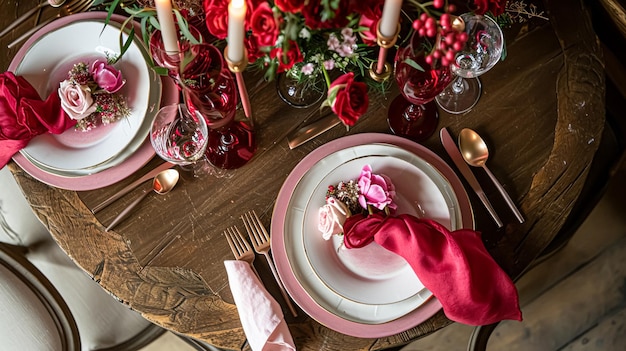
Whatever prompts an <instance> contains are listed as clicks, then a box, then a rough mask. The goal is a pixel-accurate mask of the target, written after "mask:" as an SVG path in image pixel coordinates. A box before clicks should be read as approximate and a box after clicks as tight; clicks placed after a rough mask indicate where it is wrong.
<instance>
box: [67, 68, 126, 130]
mask: <svg viewBox="0 0 626 351" xmlns="http://www.w3.org/2000/svg"><path fill="white" fill-rule="evenodd" d="M125 83H126V80H124V78H123V76H122V72H120V71H118V70H117V69H116V68H115V67H113V66H112V65H110V64H109V63H108V61H106V60H102V59H96V60H94V61H93V62H91V63H89V62H87V61H81V62H78V63H76V64H74V66H73V67H72V69H71V70H70V71H69V72H68V75H67V79H65V80H63V81H62V82H61V83H60V84H59V89H58V94H59V98H60V99H61V108H62V109H63V111H65V113H67V115H68V116H69V117H70V118H71V119H73V120H76V121H77V122H76V126H75V128H76V129H78V130H82V131H88V130H91V129H93V128H96V126H97V125H99V124H102V125H106V124H109V123H113V122H115V121H117V120H119V119H121V118H123V117H127V116H129V115H130V112H131V111H130V109H129V108H128V105H127V103H126V100H125V98H124V96H122V94H120V93H119V91H120V89H121V88H122V87H123V86H124V84H125Z"/></svg>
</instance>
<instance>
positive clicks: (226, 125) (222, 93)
mask: <svg viewBox="0 0 626 351" xmlns="http://www.w3.org/2000/svg"><path fill="white" fill-rule="evenodd" d="M180 80H181V84H182V89H183V97H184V100H185V104H186V105H187V108H188V109H189V111H191V112H192V113H195V114H198V115H200V116H203V117H204V118H205V120H206V122H207V125H208V127H209V145H208V147H207V150H206V156H207V159H208V160H209V162H210V163H211V164H213V165H214V166H216V167H218V168H221V169H235V168H239V167H241V166H243V165H244V164H246V163H247V162H248V161H249V160H250V159H251V158H252V156H254V153H255V151H256V141H255V138H254V132H253V130H252V127H251V126H250V125H248V124H247V123H245V122H243V121H236V120H235V112H236V108H237V90H236V87H235V81H234V80H233V77H232V75H231V72H230V71H229V70H228V68H227V67H226V65H225V64H224V59H223V57H222V54H221V52H220V51H219V49H217V48H216V47H215V46H213V45H211V44H206V43H202V44H197V45H191V46H190V47H189V50H187V51H186V52H185V55H184V58H183V62H182V66H181V69H180ZM224 175H227V174H225V173H224Z"/></svg>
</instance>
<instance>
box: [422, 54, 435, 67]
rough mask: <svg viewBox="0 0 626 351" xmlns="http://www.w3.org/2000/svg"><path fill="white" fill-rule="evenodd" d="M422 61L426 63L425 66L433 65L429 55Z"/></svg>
mask: <svg viewBox="0 0 626 351" xmlns="http://www.w3.org/2000/svg"><path fill="white" fill-rule="evenodd" d="M424 61H426V63H427V64H429V65H432V64H433V57H432V56H431V55H428V56H426V57H425V58H424Z"/></svg>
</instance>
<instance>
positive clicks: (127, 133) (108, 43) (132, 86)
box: [9, 12, 177, 190]
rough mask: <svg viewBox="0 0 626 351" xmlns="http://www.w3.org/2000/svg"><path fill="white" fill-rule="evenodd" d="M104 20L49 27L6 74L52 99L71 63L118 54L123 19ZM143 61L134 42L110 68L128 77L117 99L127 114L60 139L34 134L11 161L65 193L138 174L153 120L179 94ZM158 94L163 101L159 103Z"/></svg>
mask: <svg viewBox="0 0 626 351" xmlns="http://www.w3.org/2000/svg"><path fill="white" fill-rule="evenodd" d="M105 18H106V13H104V12H92V13H81V14H76V15H72V16H68V17H65V18H62V19H59V20H57V21H54V22H53V23H51V24H49V25H47V26H45V27H44V28H42V29H41V30H40V31H38V32H37V33H36V34H35V35H33V37H31V38H30V39H29V40H28V42H26V44H25V45H24V46H23V47H22V48H21V49H20V51H19V52H18V53H17V55H16V56H15V58H14V59H13V61H12V62H11V65H10V66H9V70H10V71H13V72H14V73H15V75H18V76H22V77H24V78H26V80H28V82H29V83H31V84H32V85H33V87H35V89H36V90H37V91H38V92H39V95H40V96H42V97H43V98H45V97H47V96H49V95H50V94H56V91H57V89H58V87H59V83H60V82H61V81H63V80H65V79H66V78H67V74H68V72H69V70H70V69H71V68H72V66H73V65H74V64H75V63H78V62H93V60H95V59H97V58H100V59H106V57H108V56H111V55H117V54H119V51H120V40H122V41H125V40H126V38H127V37H128V36H127V35H126V34H122V33H121V30H120V27H121V25H120V23H121V22H122V21H124V18H123V17H121V16H114V17H112V20H111V22H110V23H109V24H108V25H106V26H105V24H104V23H105ZM148 57H149V54H148V51H147V49H146V47H145V45H144V44H143V43H142V41H141V39H140V37H139V36H135V38H134V41H133V42H132V43H131V45H130V46H129V47H128V50H127V51H126V52H125V53H124V55H123V57H122V58H121V59H120V60H119V61H118V62H117V63H116V65H115V67H116V68H117V69H119V70H120V71H121V72H122V75H123V77H124V78H125V79H126V84H125V85H124V87H123V88H122V89H121V90H120V91H119V93H121V94H122V95H123V96H124V98H125V99H126V101H127V103H128V106H129V108H130V109H131V115H130V116H128V117H125V118H123V119H121V120H119V121H117V122H114V123H111V124H109V125H100V126H98V127H97V128H95V129H92V130H90V131H86V132H83V131H79V130H75V129H73V128H71V129H69V130H67V131H65V132H64V133H62V134H59V135H54V134H43V135H40V136H37V137H36V138H34V139H33V140H31V142H30V143H29V144H28V146H27V147H25V148H24V149H22V150H21V151H20V153H19V154H17V155H15V156H14V160H15V161H16V162H17V163H18V164H19V165H20V166H22V168H24V169H25V170H26V171H27V172H28V173H30V174H31V175H33V176H34V177H35V178H37V179H39V180H41V181H43V182H45V183H48V184H50V185H54V186H57V187H61V188H66V189H71V190H88V189H95V188H98V187H103V186H106V185H109V184H112V183H114V182H117V181H119V180H121V179H123V178H124V177H126V176H128V175H130V174H131V173H133V172H134V171H135V170H137V169H139V168H141V166H143V165H144V164H145V163H146V162H147V161H149V160H150V158H152V157H153V156H154V151H153V150H152V149H151V147H150V145H149V142H146V141H147V136H148V133H149V131H150V126H151V123H152V120H153V119H154V116H155V115H156V113H157V112H158V110H159V108H160V106H161V104H162V103H163V102H164V101H165V100H169V101H172V100H174V99H173V97H174V96H177V94H176V89H175V88H174V87H173V86H172V84H171V83H169V82H166V81H165V80H164V81H162V80H161V78H160V77H159V76H158V75H157V74H156V73H155V72H154V70H153V69H152V68H151V67H149V65H148V63H147V61H146V58H148ZM162 93H167V96H164V98H162ZM176 100H177V99H176Z"/></svg>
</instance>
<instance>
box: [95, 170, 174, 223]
mask: <svg viewBox="0 0 626 351" xmlns="http://www.w3.org/2000/svg"><path fill="white" fill-rule="evenodd" d="M178 178H179V174H178V171H177V170H175V169H166V170H164V171H163V172H161V173H159V174H157V175H156V176H155V177H154V180H153V181H152V190H154V192H155V193H157V194H159V195H165V194H167V193H169V192H170V191H171V190H172V189H174V186H175V185H176V183H178ZM149 193H150V191H149V190H148V189H146V190H144V191H143V193H142V194H141V195H139V197H138V198H137V199H136V200H135V201H133V202H132V203H131V204H130V205H128V207H126V208H125V209H124V211H122V212H120V214H119V215H117V217H115V219H114V220H113V222H111V224H109V226H108V227H107V228H106V229H105V230H104V231H105V232H108V231H109V230H111V229H112V228H113V227H114V226H115V225H117V224H118V223H119V222H121V221H122V220H124V219H125V218H126V217H127V216H128V214H129V213H130V211H131V210H132V209H133V208H135V206H137V204H139V203H140V202H141V200H143V199H144V198H145V197H146V196H148V194H149Z"/></svg>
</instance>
